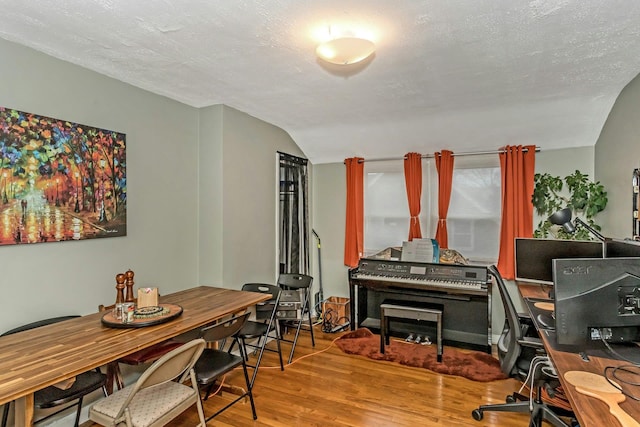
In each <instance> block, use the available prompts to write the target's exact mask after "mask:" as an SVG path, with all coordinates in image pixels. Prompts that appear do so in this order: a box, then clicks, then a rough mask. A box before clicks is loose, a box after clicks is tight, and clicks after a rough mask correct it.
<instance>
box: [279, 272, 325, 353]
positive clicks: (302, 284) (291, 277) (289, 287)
mask: <svg viewBox="0 0 640 427" xmlns="http://www.w3.org/2000/svg"><path fill="white" fill-rule="evenodd" d="M312 283H313V277H311V276H307V275H306V274H293V273H283V274H280V276H279V277H278V286H279V287H280V288H282V289H283V290H285V291H298V292H300V293H301V300H302V306H301V308H300V313H299V315H298V316H296V319H289V318H286V319H285V318H279V320H278V321H279V322H280V325H285V326H286V325H293V326H294V327H295V329H296V333H295V336H294V338H293V339H292V340H290V339H285V338H284V336H282V337H281V340H282V341H285V342H289V343H291V352H290V353H289V359H288V362H287V363H291V360H293V352H294V351H295V349H296V344H297V343H298V336H299V335H300V328H301V327H302V322H304V316H305V312H306V314H307V316H308V320H309V331H310V333H311V345H312V346H313V347H315V346H316V340H315V338H314V336H313V321H312V320H311V310H310V309H309V300H310V297H311V284H312ZM280 330H282V329H280Z"/></svg>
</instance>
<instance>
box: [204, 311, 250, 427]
mask: <svg viewBox="0 0 640 427" xmlns="http://www.w3.org/2000/svg"><path fill="white" fill-rule="evenodd" d="M250 314H251V313H250V312H247V313H244V314H241V315H239V316H234V317H232V318H230V319H227V320H224V321H221V322H219V323H216V324H214V325H212V326H205V327H203V328H202V329H200V337H201V338H203V339H204V340H205V341H206V342H208V343H216V344H218V345H220V344H221V343H223V342H225V341H226V340H229V339H231V340H234V341H237V340H238V338H237V334H238V332H239V331H240V330H241V329H242V327H243V326H244V325H245V323H246V322H247V319H248V318H249V315H250ZM238 347H239V350H240V355H239V356H238V355H235V354H233V353H230V352H228V351H225V350H224V349H223V348H222V346H220V348H205V349H204V351H203V352H202V355H201V356H200V358H199V359H198V361H197V362H196V364H195V372H196V379H197V382H198V385H199V386H200V387H201V388H204V389H205V395H204V398H203V400H207V399H208V398H209V395H210V394H211V391H212V390H213V387H214V386H215V385H216V383H217V382H219V381H220V379H221V378H222V377H224V376H225V375H226V374H227V373H229V372H231V371H232V370H234V369H235V368H237V367H240V366H241V367H242V372H243V374H244V379H245V383H246V386H247V389H246V391H244V392H243V393H242V394H240V395H239V396H236V397H235V399H234V400H232V401H231V402H229V403H227V404H226V405H225V406H224V407H222V408H221V409H218V410H217V411H216V412H215V413H214V414H212V415H210V416H208V417H207V419H206V421H209V420H211V419H212V418H214V417H216V416H218V415H219V414H220V413H222V412H223V411H225V410H227V409H228V408H229V407H231V405H233V404H235V403H237V402H240V401H241V400H243V399H244V398H245V397H249V401H250V402H251V412H252V415H253V419H254V420H255V419H257V418H258V415H257V414H256V406H255V403H254V402H253V391H252V389H253V387H252V386H251V380H250V379H249V373H248V372H247V364H246V354H245V348H244V346H243V345H238Z"/></svg>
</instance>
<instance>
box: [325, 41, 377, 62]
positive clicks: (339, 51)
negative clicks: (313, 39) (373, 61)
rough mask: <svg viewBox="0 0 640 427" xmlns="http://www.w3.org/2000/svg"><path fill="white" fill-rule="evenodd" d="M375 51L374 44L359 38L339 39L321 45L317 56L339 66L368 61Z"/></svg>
mask: <svg viewBox="0 0 640 427" xmlns="http://www.w3.org/2000/svg"><path fill="white" fill-rule="evenodd" d="M374 51H375V45H374V44H373V42H371V41H370V40H367V39H363V38H359V37H339V38H335V39H332V40H329V41H327V42H324V43H322V44H320V45H319V46H318V47H317V48H316V55H318V57H320V58H321V59H323V60H325V61H327V62H330V63H332V64H337V65H349V64H355V63H357V62H360V61H363V60H365V59H367V58H368V57H369V56H370V55H371V54H372V53H373V52H374Z"/></svg>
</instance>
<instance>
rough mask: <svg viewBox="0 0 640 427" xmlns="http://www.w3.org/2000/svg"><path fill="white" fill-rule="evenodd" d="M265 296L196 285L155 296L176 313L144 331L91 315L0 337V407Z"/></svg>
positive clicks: (97, 315)
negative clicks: (110, 324) (106, 323)
mask: <svg viewBox="0 0 640 427" xmlns="http://www.w3.org/2000/svg"><path fill="white" fill-rule="evenodd" d="M269 298H270V296H269V295H265V294H260V293H254V292H244V291H238V290H231V289H223V288H215V287H210V286H200V287H196V288H191V289H187V290H184V291H180V292H176V293H173V294H169V295H166V296H163V297H161V298H160V301H161V302H163V303H171V304H178V305H180V306H181V307H182V308H183V312H182V314H181V315H180V316H179V317H177V318H175V319H173V320H171V321H169V322H166V323H162V324H159V325H154V326H149V327H145V328H132V329H117V328H110V327H107V326H104V325H103V324H102V322H101V319H102V316H103V315H104V313H100V312H96V313H94V314H89V315H86V316H82V317H78V318H74V319H70V320H66V321H63V322H60V323H56V324H52V325H48V326H43V327H39V328H36V329H32V330H28V331H24V332H19V333H16V334H13V335H7V336H4V337H0V404H3V403H6V402H10V401H12V400H15V399H17V398H20V397H23V396H26V395H29V394H31V393H33V392H35V391H37V390H40V389H42V388H45V387H47V386H50V385H52V384H56V383H58V382H60V381H63V380H65V379H68V378H71V377H73V376H75V375H77V374H80V373H82V372H86V371H88V370H91V369H93V368H96V367H99V366H103V365H106V364H107V363H108V362H111V361H113V360H117V359H119V358H121V357H123V356H125V355H127V354H130V353H133V352H135V351H137V350H140V349H142V348H146V347H149V346H151V345H153V344H156V343H159V342H162V341H165V340H167V339H169V338H172V337H175V336H177V335H179V334H181V333H184V332H187V331H190V330H192V329H195V328H198V327H201V326H203V325H206V324H208V323H211V322H213V321H215V320H217V319H220V318H222V317H224V316H226V315H229V314H233V313H235V312H238V311H240V310H243V309H245V308H247V307H250V306H253V305H255V304H256V303H258V302H261V301H265V300H267V299H269Z"/></svg>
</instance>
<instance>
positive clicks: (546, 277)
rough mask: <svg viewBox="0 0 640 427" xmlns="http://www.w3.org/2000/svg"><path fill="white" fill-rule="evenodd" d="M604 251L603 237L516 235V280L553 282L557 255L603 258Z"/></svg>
mask: <svg viewBox="0 0 640 427" xmlns="http://www.w3.org/2000/svg"><path fill="white" fill-rule="evenodd" d="M603 254H604V247H603V243H602V242H601V241H592V240H559V239H533V238H516V239H515V261H516V265H515V269H516V280H518V281H526V282H536V283H545V284H549V285H552V284H553V265H552V261H553V260H554V259H559V258H602V257H603Z"/></svg>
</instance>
